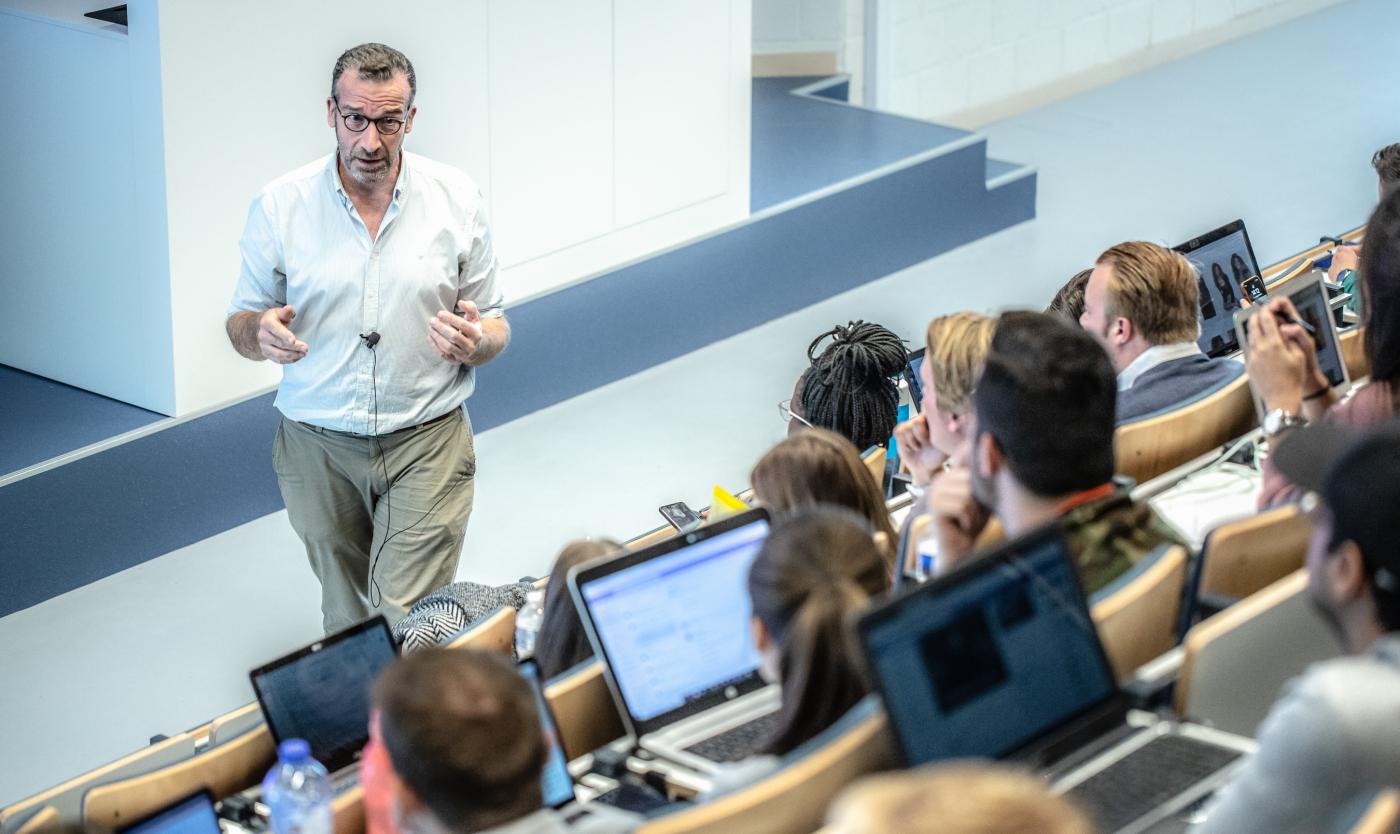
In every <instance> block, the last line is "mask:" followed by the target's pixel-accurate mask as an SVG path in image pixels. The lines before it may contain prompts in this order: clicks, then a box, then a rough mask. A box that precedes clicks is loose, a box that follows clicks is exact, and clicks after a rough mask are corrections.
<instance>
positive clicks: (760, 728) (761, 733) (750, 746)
mask: <svg viewBox="0 0 1400 834" xmlns="http://www.w3.org/2000/svg"><path fill="white" fill-rule="evenodd" d="M778 715H779V712H778V711H777V710H774V711H773V712H770V713H768V714H766V715H760V716H759V717H758V718H755V719H754V720H752V721H750V722H748V723H747V724H740V725H739V726H737V727H734V728H733V729H729V730H725V731H724V732H722V733H720V734H719V735H717V736H710V737H709V738H707V739H702V740H701V741H697V742H696V743H695V744H692V745H690V746H689V747H687V748H685V751H686V752H687V753H694V754H695V755H697V756H699V757H700V758H702V759H709V760H710V761H712V762H741V761H743V760H744V759H747V758H748V757H749V756H752V755H753V754H754V751H756V750H757V749H758V746H759V745H760V744H762V743H763V742H764V741H765V740H767V738H768V736H769V735H770V734H771V733H772V732H773V731H774V730H776V729H777V728H778Z"/></svg>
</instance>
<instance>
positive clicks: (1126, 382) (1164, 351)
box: [1118, 342, 1201, 391]
mask: <svg viewBox="0 0 1400 834" xmlns="http://www.w3.org/2000/svg"><path fill="white" fill-rule="evenodd" d="M1200 352H1201V347H1200V345H1197V344H1196V343H1195V342H1177V343H1175V344H1170V345H1153V346H1152V347H1150V348H1148V349H1147V350H1144V351H1143V352H1142V353H1141V354H1139V355H1138V358H1136V359H1134V360H1133V361H1132V362H1131V363H1130V364H1129V365H1128V367H1126V368H1124V369H1123V370H1121V371H1119V372H1118V390H1119V391H1126V390H1128V389H1129V388H1132V387H1133V384H1134V383H1136V382H1137V381H1138V377H1140V376H1142V375H1143V374H1145V373H1147V372H1148V371H1150V370H1152V369H1153V368H1155V367H1157V366H1158V365H1161V364H1163V363H1165V362H1171V361H1172V360H1174V359H1185V358H1186V357H1188V356H1196V355H1198V354H1199V353H1200Z"/></svg>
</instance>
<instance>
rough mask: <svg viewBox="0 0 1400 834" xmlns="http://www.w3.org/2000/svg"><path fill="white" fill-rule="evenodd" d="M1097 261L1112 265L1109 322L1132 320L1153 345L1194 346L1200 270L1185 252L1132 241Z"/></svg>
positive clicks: (1114, 248) (1197, 330)
mask: <svg viewBox="0 0 1400 834" xmlns="http://www.w3.org/2000/svg"><path fill="white" fill-rule="evenodd" d="M1095 263H1097V264H1104V265H1108V266H1111V267H1113V272H1112V273H1111V277H1110V278H1109V281H1108V302H1107V305H1106V306H1107V309H1106V310H1105V311H1104V312H1105V314H1106V315H1107V317H1108V318H1109V319H1112V318H1116V317H1118V316H1122V317H1123V318H1126V319H1128V320H1130V321H1131V322H1132V323H1133V327H1134V328H1135V329H1136V330H1137V331H1138V332H1139V333H1141V334H1142V337H1143V339H1144V340H1146V341H1147V343H1148V344H1150V345H1169V344H1175V343H1177V342H1194V341H1195V340H1196V338H1197V337H1198V336H1199V335H1200V323H1199V322H1198V321H1197V318H1196V316H1197V313H1198V311H1199V309H1200V307H1199V305H1200V293H1199V292H1198V290H1197V283H1196V269H1195V267H1193V266H1191V262H1190V261H1188V260H1186V257H1185V256H1184V255H1182V254H1181V253H1180V252H1173V251H1172V250H1170V249H1166V248H1164V247H1161V246H1158V245H1157V244H1155V243H1147V242H1145V241H1140V240H1139V241H1130V242H1128V243H1120V244H1118V245H1117V246H1115V247H1113V248H1112V249H1109V250H1108V251H1106V252H1104V253H1103V254H1102V255H1099V259H1098V260H1097V261H1096V262H1095Z"/></svg>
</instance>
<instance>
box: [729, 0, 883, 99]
mask: <svg viewBox="0 0 1400 834" xmlns="http://www.w3.org/2000/svg"><path fill="white" fill-rule="evenodd" d="M866 1H867V0H753V52H754V55H756V56H777V55H789V54H794V53H812V52H830V53H833V54H834V55H835V56H836V66H837V68H838V69H839V70H840V71H841V72H844V73H847V74H849V75H850V76H851V101H852V103H855V104H859V103H860V100H861V92H862V91H861V86H862V83H861V81H862V77H863V75H864V59H865V6H866ZM872 2H873V0H872ZM755 66H756V67H757V66H758V64H757V63H756V64H755Z"/></svg>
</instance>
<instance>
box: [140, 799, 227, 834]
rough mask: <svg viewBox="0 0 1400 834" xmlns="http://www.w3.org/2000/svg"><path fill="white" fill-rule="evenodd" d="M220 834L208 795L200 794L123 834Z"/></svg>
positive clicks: (217, 821)
mask: <svg viewBox="0 0 1400 834" xmlns="http://www.w3.org/2000/svg"><path fill="white" fill-rule="evenodd" d="M133 832H140V834H219V820H218V818H217V817H216V816H214V805H213V803H211V802H210V801H209V797H208V796H207V795H206V794H203V793H199V794H195V795H194V796H192V797H190V798H189V799H186V800H184V801H183V802H180V803H178V804H176V805H172V806H171V807H169V808H166V809H165V810H164V811H161V812H160V813H159V814H156V815H155V816H153V817H151V818H150V819H148V820H146V821H145V822H140V823H137V824H136V825H133V826H131V827H130V828H128V829H126V830H125V832H123V834H133Z"/></svg>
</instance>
